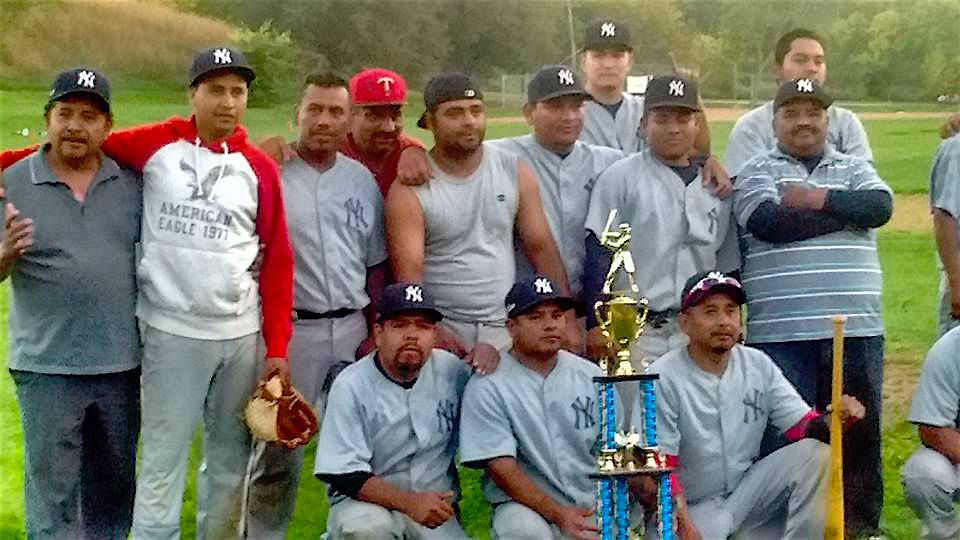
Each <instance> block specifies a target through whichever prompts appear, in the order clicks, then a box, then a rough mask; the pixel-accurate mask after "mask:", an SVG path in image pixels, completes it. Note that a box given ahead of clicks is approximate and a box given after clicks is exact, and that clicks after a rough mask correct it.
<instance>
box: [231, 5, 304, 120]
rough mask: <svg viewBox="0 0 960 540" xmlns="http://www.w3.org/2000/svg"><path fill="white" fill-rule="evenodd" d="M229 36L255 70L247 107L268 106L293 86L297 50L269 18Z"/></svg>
mask: <svg viewBox="0 0 960 540" xmlns="http://www.w3.org/2000/svg"><path fill="white" fill-rule="evenodd" d="M231 40H232V41H233V42H234V43H236V45H237V47H238V48H239V49H240V50H241V51H243V53H244V54H245V55H246V57H247V60H248V61H249V62H250V64H251V65H253V69H254V71H256V72H257V78H256V79H254V81H253V83H251V84H250V101H249V106H250V107H268V106H271V105H275V104H276V103H277V101H278V100H284V99H286V98H288V97H289V94H290V91H291V89H292V88H294V86H295V84H296V83H295V80H294V79H295V78H296V75H297V60H298V59H299V56H300V52H299V49H298V47H297V46H296V45H294V44H293V41H292V40H291V39H290V32H280V31H277V30H275V29H274V28H273V26H272V25H271V23H270V21H267V22H265V23H263V24H262V25H260V28H258V29H256V30H250V29H246V28H240V29H239V30H237V31H236V32H234V33H233V35H232V36H231Z"/></svg>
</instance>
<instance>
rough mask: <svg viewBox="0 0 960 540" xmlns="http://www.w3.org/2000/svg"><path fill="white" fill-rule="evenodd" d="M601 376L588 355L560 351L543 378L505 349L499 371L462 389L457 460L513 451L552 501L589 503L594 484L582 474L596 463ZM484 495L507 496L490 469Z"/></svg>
mask: <svg viewBox="0 0 960 540" xmlns="http://www.w3.org/2000/svg"><path fill="white" fill-rule="evenodd" d="M599 375H601V372H600V368H599V367H597V366H596V365H595V364H593V363H592V362H589V361H586V360H584V359H582V358H580V357H578V356H576V355H574V354H571V353H568V352H566V351H560V352H559V353H557V364H556V366H555V367H554V368H553V371H551V372H550V374H549V375H547V376H546V377H543V376H542V375H540V374H539V373H537V372H535V371H533V370H532V369H530V368H528V367H526V366H524V365H523V364H521V363H520V362H519V361H518V360H517V359H516V358H515V357H514V356H513V355H512V353H511V352H507V351H502V352H501V353H500V365H499V366H498V367H497V370H496V371H495V372H493V373H492V374H490V375H486V376H476V377H474V378H472V379H471V380H470V382H469V383H468V384H467V388H466V390H465V391H464V396H463V410H462V415H463V417H462V424H461V425H462V430H461V443H460V461H461V462H463V463H474V464H480V465H483V464H485V462H487V461H489V460H491V459H493V458H497V457H512V458H515V459H516V460H517V463H518V464H519V465H520V468H521V469H522V470H523V471H524V472H525V473H526V474H527V476H529V477H530V479H531V480H533V482H534V483H535V484H536V485H537V487H539V488H540V489H542V490H543V491H544V493H546V494H547V495H549V496H550V497H551V498H553V499H554V500H555V501H558V502H560V503H562V504H574V505H578V506H585V507H592V506H593V499H594V491H595V489H596V483H595V482H594V481H592V480H590V479H589V478H588V477H587V475H588V474H590V473H591V472H596V468H597V465H596V460H595V459H594V458H593V457H592V454H591V452H592V451H593V450H594V449H595V448H596V445H597V437H598V435H599V429H600V422H599V420H600V419H599V418H598V417H597V414H598V409H597V386H596V385H595V384H594V383H593V377H594V376H599ZM483 494H484V497H486V499H487V501H489V502H490V503H491V504H498V503H502V502H506V501H509V500H511V499H510V497H509V496H507V494H506V493H504V492H503V491H502V490H500V488H498V487H497V486H496V484H495V483H494V482H493V481H492V480H491V479H490V478H489V477H488V476H485V477H484V481H483Z"/></svg>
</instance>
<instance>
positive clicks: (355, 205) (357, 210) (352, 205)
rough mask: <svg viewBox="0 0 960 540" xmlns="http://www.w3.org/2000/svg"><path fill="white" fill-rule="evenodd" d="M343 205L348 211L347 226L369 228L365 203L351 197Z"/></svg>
mask: <svg viewBox="0 0 960 540" xmlns="http://www.w3.org/2000/svg"><path fill="white" fill-rule="evenodd" d="M343 207H344V209H345V210H346V212H347V227H353V228H355V229H366V228H367V218H366V216H365V215H364V206H363V203H361V202H360V201H359V200H357V199H354V198H353V197H350V198H349V199H347V201H346V202H344V203H343Z"/></svg>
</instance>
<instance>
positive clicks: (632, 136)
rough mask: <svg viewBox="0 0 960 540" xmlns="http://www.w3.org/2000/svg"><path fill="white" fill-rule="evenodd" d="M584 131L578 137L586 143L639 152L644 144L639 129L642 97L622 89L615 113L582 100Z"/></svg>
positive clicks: (645, 144) (625, 151)
mask: <svg viewBox="0 0 960 540" xmlns="http://www.w3.org/2000/svg"><path fill="white" fill-rule="evenodd" d="M583 113H584V118H583V131H581V132H580V140H581V141H583V142H585V143H587V144H595V145H597V146H607V147H610V148H616V149H617V150H621V151H623V153H625V154H633V153H635V152H641V151H643V149H644V148H646V147H647V143H646V142H645V141H644V140H643V134H642V133H641V131H640V119H641V118H643V97H642V96H634V95H632V94H628V93H626V92H624V93H623V102H621V103H620V109H618V110H617V115H616V117H614V116H611V115H610V112H609V111H608V110H607V109H605V108H604V107H603V105H600V104H599V103H596V102H594V101H590V100H588V101H586V102H584V104H583Z"/></svg>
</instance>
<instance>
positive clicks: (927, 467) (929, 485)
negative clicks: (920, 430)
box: [900, 446, 960, 540]
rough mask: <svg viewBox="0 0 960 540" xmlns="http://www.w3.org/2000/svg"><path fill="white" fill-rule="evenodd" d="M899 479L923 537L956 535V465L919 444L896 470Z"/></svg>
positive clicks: (937, 539) (959, 475) (959, 531)
mask: <svg viewBox="0 0 960 540" xmlns="http://www.w3.org/2000/svg"><path fill="white" fill-rule="evenodd" d="M900 482H901V483H902V484H903V496H904V498H905V499H906V500H907V504H908V505H910V508H913V511H914V512H916V513H917V515H918V516H919V517H920V520H921V521H922V522H923V537H924V538H929V539H931V540H941V539H943V540H947V539H950V540H955V539H956V538H960V521H957V508H956V506H955V504H956V502H957V501H958V500H960V465H955V464H953V463H951V462H950V460H949V459H947V457H946V456H944V455H943V454H941V453H940V452H937V451H935V450H931V449H929V448H927V447H925V446H921V447H920V448H918V449H917V451H916V452H914V453H913V455H912V456H910V459H908V460H907V462H906V463H905V464H904V465H903V468H902V469H900Z"/></svg>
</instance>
